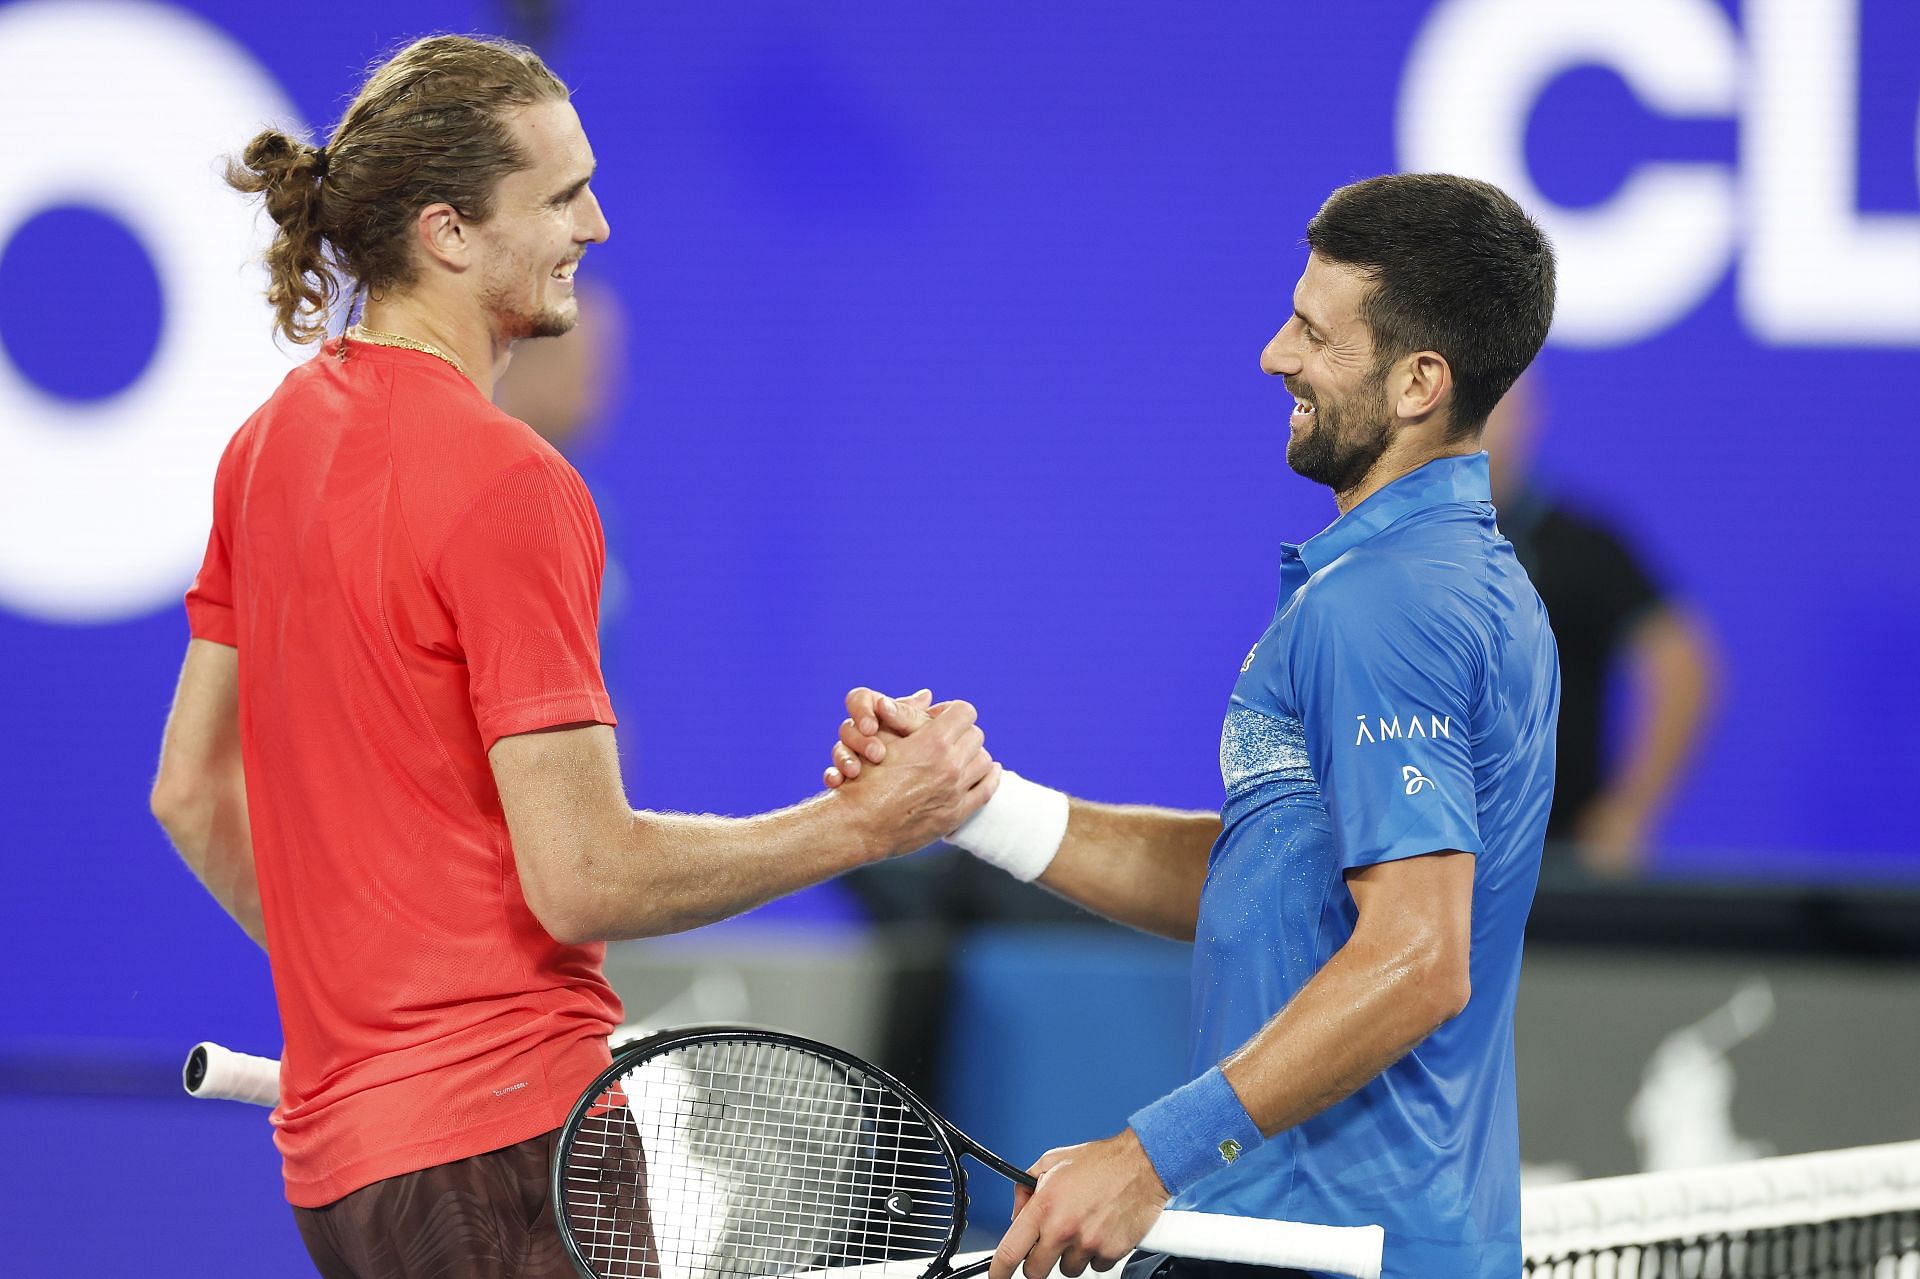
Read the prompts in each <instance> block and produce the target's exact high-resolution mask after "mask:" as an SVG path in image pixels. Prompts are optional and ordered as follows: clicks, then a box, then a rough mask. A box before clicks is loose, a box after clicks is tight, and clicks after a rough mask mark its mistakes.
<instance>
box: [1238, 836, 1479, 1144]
mask: <svg viewBox="0 0 1920 1279" xmlns="http://www.w3.org/2000/svg"><path fill="white" fill-rule="evenodd" d="M1473 863H1474V859H1473V855H1472V854H1471V853H1456V852H1446V853H1434V854H1430V855H1428V856H1425V857H1409V858H1406V859H1405V860H1402V861H1395V862H1382V863H1381V864H1379V865H1377V866H1369V867H1367V868H1365V869H1364V870H1358V871H1354V872H1352V873H1351V874H1349V875H1348V876H1347V887H1348V890H1349V891H1350V892H1352V894H1353V900H1354V904H1355V905H1357V906H1358V907H1359V908H1360V917H1359V919H1358V921H1357V922H1356V923H1355V924H1354V929H1353V936H1352V937H1350V938H1348V939H1347V944H1346V945H1344V946H1342V947H1341V948H1340V949H1339V950H1338V951H1337V952H1335V954H1334V956H1333V958H1332V959H1330V960H1328V961H1327V964H1326V966H1325V967H1324V968H1322V969H1321V970H1320V971H1319V972H1317V973H1315V974H1314V975H1313V977H1312V978H1311V979H1310V980H1309V981H1308V982H1307V984H1306V985H1305V986H1303V987H1301V989H1300V993H1299V994H1297V995H1295V996H1294V998H1293V999H1292V1001H1291V1002H1289V1003H1288V1004H1287V1006H1286V1007H1285V1008H1283V1009H1281V1010H1280V1012H1279V1013H1277V1014H1276V1015H1275V1016H1274V1017H1273V1019H1272V1020H1270V1021H1269V1022H1268V1023H1267V1024H1266V1025H1265V1026H1264V1027H1262V1028H1261V1030H1260V1031H1259V1033H1258V1034H1256V1035H1255V1036H1254V1037H1253V1038H1252V1039H1250V1040H1248V1041H1247V1042H1246V1044H1245V1045H1243V1046H1242V1047H1241V1048H1240V1049H1239V1050H1237V1051H1236V1052H1234V1053H1233V1054H1232V1055H1231V1056H1229V1057H1228V1058H1227V1060H1226V1061H1225V1062H1224V1063H1222V1068H1223V1070H1224V1072H1225V1074H1226V1076H1227V1081H1228V1082H1229V1083H1231V1084H1232V1085H1233V1090H1234V1092H1236V1093H1237V1094H1239V1097H1240V1100H1241V1103H1242V1104H1243V1105H1245V1106H1246V1108H1247V1113H1248V1114H1249V1115H1250V1116H1252V1118H1253V1121H1254V1123H1255V1124H1257V1125H1259V1128H1260V1131H1261V1132H1263V1133H1266V1134H1268V1135H1272V1134H1273V1133H1276V1132H1279V1131H1281V1130H1283V1129H1286V1128H1291V1127H1293V1126H1294V1125H1295V1124H1298V1123H1300V1122H1302V1121H1303V1120H1306V1119H1309V1118H1311V1117H1313V1116H1314V1115H1317V1114H1319V1113H1320V1112H1321V1111H1322V1110H1325V1109H1326V1108H1327V1107H1329V1106H1331V1105H1333V1104H1334V1103H1335V1102H1337V1101H1340V1100H1341V1099H1343V1098H1345V1097H1347V1096H1348V1095H1349V1094H1351V1093H1353V1092H1354V1091H1356V1090H1357V1089H1359V1088H1360V1087H1361V1085H1363V1084H1365V1083H1366V1082H1367V1081H1368V1080H1370V1079H1372V1078H1373V1077H1374V1076H1375V1075H1378V1074H1379V1073H1380V1072H1381V1071H1383V1070H1385V1069H1386V1068H1387V1067H1388V1066H1391V1065H1392V1064H1393V1063H1394V1062H1396V1061H1398V1060H1400V1058H1401V1057H1403V1056H1405V1055H1406V1054H1407V1052H1408V1051H1409V1050H1410V1049H1412V1048H1413V1047H1414V1046H1415V1045H1416V1044H1418V1043H1419V1042H1420V1041H1421V1040H1423V1039H1425V1038H1426V1037H1427V1036H1428V1035H1430V1034H1432V1033H1433V1032H1434V1031H1435V1030H1436V1029H1438V1028H1439V1027H1440V1026H1441V1025H1443V1024H1444V1023H1446V1022H1447V1021H1449V1020H1451V1019H1452V1018H1453V1017H1455V1016H1456V1015H1458V1014H1459V1012H1460V1010H1461V1009H1463V1008H1465V1007H1466V1006H1467V997H1468V994H1469V978H1468V963H1467V961H1468V956H1469V953H1470V951H1471V948H1472V933H1473Z"/></svg>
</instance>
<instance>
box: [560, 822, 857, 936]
mask: <svg viewBox="0 0 1920 1279" xmlns="http://www.w3.org/2000/svg"><path fill="white" fill-rule="evenodd" d="M592 848H593V851H590V852H586V853H583V854H581V855H580V856H579V857H578V858H577V859H576V861H575V863H574V864H573V866H572V868H571V872H570V875H569V879H570V882H569V883H567V884H565V885H564V886H562V887H561V891H560V894H558V895H557V896H558V897H559V898H560V900H557V901H556V902H555V903H554V905H555V907H556V908H555V909H551V910H549V911H547V912H543V914H550V915H551V916H552V918H553V919H554V920H555V922H556V923H558V924H559V928H558V930H557V931H556V936H558V935H560V934H562V933H564V934H567V935H566V936H563V937H561V939H562V940H570V941H584V940H614V939H617V938H626V937H653V936H660V935H664V934H668V933H677V932H684V931H686V930H688V929H691V928H698V927H700V926H702V925H704V924H710V923H713V922H715V921H717V920H721V919H726V918H729V917H731V916H733V915H737V914H740V913H741V912H743V911H747V910H751V909H753V908H754V907H755V906H759V905H762V904H763V903H765V902H769V901H772V900H773V899H775V898H777V897H782V896H785V895H786V894H788V893H791V892H795V891H797V890H799V889H802V888H806V887H808V886H810V885H813V884H818V883H821V882H822V881H824V880H828V879H831V878H833V877H834V876H835V875H838V874H840V873H842V872H844V871H847V870H851V869H853V868H854V867H856V866H861V865H865V864H866V863H868V862H870V861H873V860H875V859H876V858H877V857H878V856H880V855H882V854H883V853H884V852H885V851H887V850H883V849H876V848H874V847H872V846H871V841H870V839H869V838H868V837H866V836H864V835H863V834H862V833H861V829H860V825H859V823H857V822H856V821H855V820H853V818H852V815H851V814H850V812H849V811H848V805H847V803H846V802H845V801H844V800H842V799H840V798H839V797H838V796H837V795H833V794H827V795H819V796H815V797H814V798H812V799H809V800H806V801H805V802H803V803H800V804H796V805H794V806H793V807H791V808H784V809H780V810H777V811H775V812H771V813H763V814H760V815H759V816H755V817H742V818H734V817H715V816H710V815H697V814H686V813H660V812H634V813H630V814H629V815H628V819H627V821H626V823H625V824H624V826H622V827H621V828H620V829H618V830H616V831H614V832H610V835H609V837H608V838H606V839H604V840H601V841H595V842H594V844H593V845H592ZM523 865H524V861H523Z"/></svg>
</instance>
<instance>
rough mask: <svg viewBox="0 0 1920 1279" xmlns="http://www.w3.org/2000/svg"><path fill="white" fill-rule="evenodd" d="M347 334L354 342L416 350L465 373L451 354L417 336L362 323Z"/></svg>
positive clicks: (459, 372)
mask: <svg viewBox="0 0 1920 1279" xmlns="http://www.w3.org/2000/svg"><path fill="white" fill-rule="evenodd" d="M347 336H348V337H350V338H352V339H353V340H354V341H356V342H366V343H368V344H370V345H372V346H392V347H398V348H399V349H400V350H402V351H418V352H420V353H421V354H422V355H431V356H435V357H437V358H439V359H442V360H445V361H446V362H447V363H448V364H451V365H453V368H454V371H455V372H456V373H458V374H459V375H460V376H461V377H465V376H466V375H467V369H466V366H465V365H464V364H462V363H460V361H459V360H457V359H455V358H454V357H453V356H451V355H449V354H447V353H446V352H445V351H442V350H441V349H440V348H439V347H437V346H435V345H434V344H433V343H431V342H422V341H421V340H420V339H419V338H410V337H407V336H405V335H403V334H399V333H383V332H381V331H380V330H379V329H370V328H368V327H367V326H366V325H364V324H356V325H354V326H353V327H352V328H350V329H348V330H347Z"/></svg>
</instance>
